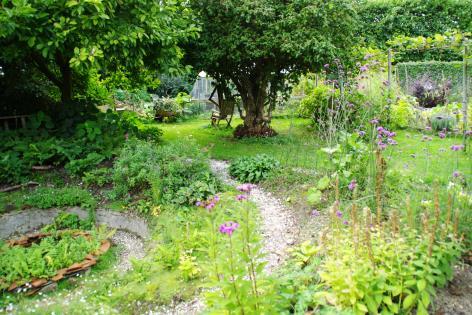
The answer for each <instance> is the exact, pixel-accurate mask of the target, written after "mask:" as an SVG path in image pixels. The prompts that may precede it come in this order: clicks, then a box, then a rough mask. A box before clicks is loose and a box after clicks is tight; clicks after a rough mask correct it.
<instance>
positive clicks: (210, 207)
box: [205, 202, 215, 210]
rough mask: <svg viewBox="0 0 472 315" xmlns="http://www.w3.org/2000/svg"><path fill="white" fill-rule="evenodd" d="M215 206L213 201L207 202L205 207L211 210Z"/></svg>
mask: <svg viewBox="0 0 472 315" xmlns="http://www.w3.org/2000/svg"><path fill="white" fill-rule="evenodd" d="M214 207H215V203H214V202H210V203H209V204H207V206H206V207H205V208H207V209H208V210H211V209H213V208H214Z"/></svg>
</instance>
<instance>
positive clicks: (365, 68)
mask: <svg viewBox="0 0 472 315" xmlns="http://www.w3.org/2000/svg"><path fill="white" fill-rule="evenodd" d="M359 70H361V72H366V71H367V70H369V67H368V66H367V65H363V66H361V67H360V68H359Z"/></svg>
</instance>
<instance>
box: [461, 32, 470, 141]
mask: <svg viewBox="0 0 472 315" xmlns="http://www.w3.org/2000/svg"><path fill="white" fill-rule="evenodd" d="M468 44H469V43H468V41H467V40H465V42H464V57H463V58H464V61H463V64H462V70H463V73H462V97H463V98H462V119H463V129H464V140H463V141H464V143H463V144H464V147H465V146H466V144H467V141H466V140H467V139H466V131H467V130H468V126H467V114H468V113H467V107H468V106H469V105H468V103H469V97H468V95H467V94H468V91H467V90H468V84H469V78H468V72H469V71H468V65H467V58H468V52H469V49H468V47H467V46H468ZM465 149H467V148H465Z"/></svg>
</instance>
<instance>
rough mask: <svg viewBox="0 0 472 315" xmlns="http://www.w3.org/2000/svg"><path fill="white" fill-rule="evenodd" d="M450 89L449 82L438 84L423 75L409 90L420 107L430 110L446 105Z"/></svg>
mask: <svg viewBox="0 0 472 315" xmlns="http://www.w3.org/2000/svg"><path fill="white" fill-rule="evenodd" d="M450 88H451V83H450V82H449V81H443V82H441V83H438V82H434V81H433V80H431V78H429V76H428V75H423V76H422V77H420V78H418V79H416V80H415V81H414V82H413V83H412V85H411V87H410V90H411V94H412V95H413V96H415V97H416V99H417V100H418V103H419V105H420V106H421V107H424V108H431V107H436V106H438V105H445V104H446V102H447V97H448V96H449V90H450Z"/></svg>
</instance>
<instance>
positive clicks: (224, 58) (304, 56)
mask: <svg viewBox="0 0 472 315" xmlns="http://www.w3.org/2000/svg"><path fill="white" fill-rule="evenodd" d="M192 8H193V9H194V11H195V13H196V15H197V17H198V20H199V22H200V23H201V28H202V33H201V37H200V38H199V39H198V41H197V42H195V43H194V45H193V46H192V47H191V49H190V52H189V53H190V54H191V55H192V56H191V59H192V63H193V65H194V66H195V68H196V69H195V70H197V71H199V70H204V71H206V72H208V73H209V74H210V75H211V76H212V77H213V78H214V79H216V81H217V87H218V85H220V86H223V87H224V86H226V87H227V86H228V84H229V83H230V82H232V83H233V84H234V86H235V87H236V89H237V91H238V93H239V94H240V96H241V99H242V102H243V105H244V109H245V112H246V114H245V117H244V128H245V129H246V134H260V133H264V130H263V129H264V128H263V124H264V105H265V104H266V100H267V97H268V91H269V90H278V89H280V88H281V87H282V86H283V84H284V83H285V82H287V80H291V79H296V78H297V77H298V76H299V75H300V74H301V73H303V72H306V71H309V70H311V71H316V70H319V69H320V68H321V67H322V66H323V64H325V63H327V62H331V61H333V59H335V58H339V59H341V60H344V59H346V58H348V56H349V50H350V48H351V46H352V45H353V43H354V36H353V31H354V25H355V18H356V14H355V11H354V10H353V8H352V6H351V5H350V1H345V0H293V1H285V0H284V1H278V0H228V1H216V0H199V1H193V2H192ZM224 90H225V89H220V90H219V91H218V92H219V95H220V97H222V95H221V94H224V95H223V96H225V97H228V96H227V93H224V92H225V91H224Z"/></svg>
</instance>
